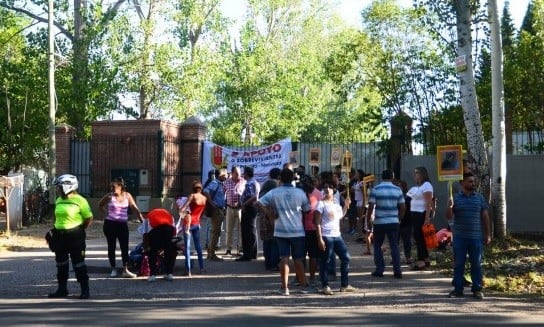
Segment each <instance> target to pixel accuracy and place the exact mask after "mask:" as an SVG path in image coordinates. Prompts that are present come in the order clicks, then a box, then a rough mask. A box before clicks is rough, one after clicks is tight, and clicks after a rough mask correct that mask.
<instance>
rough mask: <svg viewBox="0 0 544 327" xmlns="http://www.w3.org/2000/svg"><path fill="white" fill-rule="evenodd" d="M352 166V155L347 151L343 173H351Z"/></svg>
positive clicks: (343, 157) (343, 158)
mask: <svg viewBox="0 0 544 327" xmlns="http://www.w3.org/2000/svg"><path fill="white" fill-rule="evenodd" d="M351 164H352V156H351V153H350V152H349V151H347V150H346V152H344V155H343V156H342V171H343V172H345V173H349V171H350V170H351Z"/></svg>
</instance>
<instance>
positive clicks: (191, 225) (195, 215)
mask: <svg viewBox="0 0 544 327" xmlns="http://www.w3.org/2000/svg"><path fill="white" fill-rule="evenodd" d="M187 208H189V209H190V212H187ZM204 208H206V197H205V196H204V195H203V194H202V184H201V183H200V182H198V181H195V182H193V193H192V194H191V195H189V198H188V199H187V202H185V204H184V205H183V207H181V208H180V210H179V211H180V212H181V213H182V214H184V217H183V231H184V235H185V237H184V244H185V274H186V275H187V276H189V277H190V276H191V238H192V239H193V243H194V244H195V250H196V253H197V256H198V266H199V268H200V273H202V272H203V271H204V259H203V258H202V246H201V245H200V217H201V216H202V212H203V211H204Z"/></svg>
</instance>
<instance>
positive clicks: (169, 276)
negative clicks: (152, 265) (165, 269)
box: [164, 274, 174, 281]
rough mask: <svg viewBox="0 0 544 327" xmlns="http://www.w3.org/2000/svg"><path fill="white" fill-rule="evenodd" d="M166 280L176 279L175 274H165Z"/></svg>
mask: <svg viewBox="0 0 544 327" xmlns="http://www.w3.org/2000/svg"><path fill="white" fill-rule="evenodd" d="M164 280H168V281H173V280H174V275H172V274H167V275H164Z"/></svg>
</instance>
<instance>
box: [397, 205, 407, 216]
mask: <svg viewBox="0 0 544 327" xmlns="http://www.w3.org/2000/svg"><path fill="white" fill-rule="evenodd" d="M398 208H399V219H400V220H402V218H403V217H404V214H405V213H406V204H404V203H399V205H398Z"/></svg>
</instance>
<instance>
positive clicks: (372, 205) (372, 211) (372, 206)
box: [366, 202, 376, 223]
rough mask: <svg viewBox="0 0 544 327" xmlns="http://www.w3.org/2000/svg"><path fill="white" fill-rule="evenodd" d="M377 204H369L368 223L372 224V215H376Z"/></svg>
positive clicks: (367, 211)
mask: <svg viewBox="0 0 544 327" xmlns="http://www.w3.org/2000/svg"><path fill="white" fill-rule="evenodd" d="M375 206H376V204H374V203H372V202H370V203H369V204H368V209H367V210H366V221H367V222H368V223H370V222H371V221H372V213H374V207H375Z"/></svg>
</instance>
